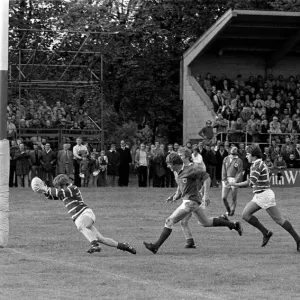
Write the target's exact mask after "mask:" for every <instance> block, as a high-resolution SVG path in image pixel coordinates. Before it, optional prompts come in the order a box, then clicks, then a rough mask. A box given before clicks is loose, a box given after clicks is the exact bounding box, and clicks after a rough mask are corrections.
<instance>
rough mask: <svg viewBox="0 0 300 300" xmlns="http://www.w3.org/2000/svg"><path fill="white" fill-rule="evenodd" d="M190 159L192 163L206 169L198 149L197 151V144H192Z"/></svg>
mask: <svg viewBox="0 0 300 300" xmlns="http://www.w3.org/2000/svg"><path fill="white" fill-rule="evenodd" d="M192 161H193V163H194V164H198V165H199V166H201V168H202V169H203V171H206V166H205V164H204V161H203V157H202V155H201V154H200V151H199V148H198V147H197V145H194V146H193V153H192Z"/></svg>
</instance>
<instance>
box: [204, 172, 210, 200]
mask: <svg viewBox="0 0 300 300" xmlns="http://www.w3.org/2000/svg"><path fill="white" fill-rule="evenodd" d="M210 185H211V179H210V177H208V178H206V179H205V180H204V181H203V198H202V199H203V200H204V201H205V202H206V201H208V200H209V191H210Z"/></svg>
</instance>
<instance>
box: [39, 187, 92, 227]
mask: <svg viewBox="0 0 300 300" xmlns="http://www.w3.org/2000/svg"><path fill="white" fill-rule="evenodd" d="M45 196H46V197H47V198H48V199H50V200H62V201H63V203H64V205H65V207H66V208H67V210H68V213H69V215H70V216H71V218H72V220H73V221H75V220H76V219H77V218H78V217H79V216H80V214H81V213H82V212H83V211H84V210H85V209H87V208H88V206H87V205H86V204H85V203H84V202H83V199H82V196H81V192H80V190H79V189H78V187H77V186H76V185H73V184H70V185H68V186H67V187H66V188H64V189H56V188H49V189H48V190H47V192H46V193H45Z"/></svg>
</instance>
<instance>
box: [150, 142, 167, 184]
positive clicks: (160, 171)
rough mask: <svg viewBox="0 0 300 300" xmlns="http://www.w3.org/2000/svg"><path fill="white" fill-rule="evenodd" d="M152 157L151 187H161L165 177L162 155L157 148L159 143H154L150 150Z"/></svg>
mask: <svg viewBox="0 0 300 300" xmlns="http://www.w3.org/2000/svg"><path fill="white" fill-rule="evenodd" d="M151 157H152V161H151V162H152V171H153V173H152V174H153V187H162V185H163V176H165V169H164V160H165V157H164V154H163V152H162V150H161V149H160V148H159V143H157V142H156V143H155V147H154V148H153V149H152V150H151Z"/></svg>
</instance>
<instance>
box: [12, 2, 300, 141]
mask: <svg viewBox="0 0 300 300" xmlns="http://www.w3.org/2000/svg"><path fill="white" fill-rule="evenodd" d="M299 3H300V1H299V0H297V1H296V0H294V1H288V0H273V1H264V0H244V1H239V0H130V1H129V2H128V5H124V1H122V0H71V1H63V0H54V1H33V0H19V1H15V2H12V3H11V7H10V29H11V31H10V48H11V49H15V48H18V47H20V48H27V49H56V50H57V49H60V50H64V51H65V52H64V53H62V52H60V55H59V56H56V57H55V58H54V57H53V56H51V57H50V58H51V59H52V60H51V61H54V62H56V63H63V64H68V63H70V61H71V59H72V57H74V55H70V53H69V52H68V51H72V50H73V51H74V50H77V49H79V48H80V47H81V46H82V43H83V41H84V40H85V39H86V44H85V45H84V46H83V48H82V51H90V52H93V51H94V52H101V53H103V57H104V69H103V71H104V81H103V82H100V81H99V82H98V86H97V88H96V89H91V90H71V91H68V92H67V93H66V92H64V93H65V94H67V96H66V95H65V94H63V92H61V93H60V94H59V97H64V98H65V99H68V100H69V101H74V99H78V97H79V98H80V97H81V98H82V97H83V98H85V102H86V103H87V104H88V106H89V107H90V112H91V113H93V114H94V117H95V118H97V116H99V107H100V105H99V101H100V100H99V99H100V87H101V86H103V89H104V94H105V113H104V115H105V129H106V136H107V137H108V136H112V133H116V132H117V130H116V128H124V126H125V127H126V126H127V125H124V124H125V123H127V124H129V123H130V122H132V123H130V124H136V125H137V130H142V129H143V128H145V127H146V126H147V128H150V131H153V132H154V133H155V135H156V136H161V137H163V136H166V138H167V139H168V140H169V141H170V142H174V141H175V140H177V141H180V139H181V136H182V134H181V128H182V102H181V101H180V99H179V90H180V87H179V84H180V61H181V57H182V54H183V53H184V51H186V50H187V49H188V48H189V47H190V46H191V45H192V44H193V43H194V42H195V41H196V40H197V38H199V36H200V35H201V34H203V33H204V32H205V31H206V30H207V29H208V28H209V27H210V26H211V25H212V24H213V23H214V22H215V21H216V20H217V19H218V18H219V17H220V16H221V15H222V14H223V13H224V12H225V11H226V10H228V9H229V8H233V9H253V10H272V9H274V10H292V11H298V10H299V7H300V4H299ZM17 28H27V29H30V28H35V29H41V30H50V29H51V30H54V31H44V32H41V33H39V34H37V33H36V32H33V31H30V32H28V34H27V35H26V38H25V39H23V40H21V38H22V35H21V34H20V32H19V31H17V30H16V29H17ZM62 31H69V32H70V31H73V32H74V33H71V34H69V35H68V39H67V40H65V41H63V40H64V37H65V34H64V33H62ZM75 31H81V32H82V33H78V32H75ZM95 32H97V34H96V33H95ZM99 33H102V34H99ZM62 41H63V43H62ZM31 56H32V52H28V53H26V52H25V53H22V58H21V59H22V62H24V63H26V61H28V60H29V59H30V57H31ZM38 59H39V61H43V60H46V62H47V61H49V53H40V54H39V58H38ZM17 62H18V57H17V56H12V58H11V63H16V64H17ZM72 63H73V64H76V65H77V64H78V65H88V66H90V68H91V69H92V70H93V72H94V74H95V76H97V77H98V78H100V77H101V60H100V55H85V54H78V55H77V56H76V58H75V59H74V61H73V62H72ZM61 74H62V70H59V69H51V68H48V69H47V70H46V71H45V69H42V68H41V69H37V70H36V71H35V72H34V74H33V75H32V76H34V77H32V78H34V79H37V78H40V79H44V80H55V79H57V78H59V75H61ZM14 76H17V75H16V74H14ZM88 77H89V72H87V71H86V70H83V69H81V70H80V69H79V70H76V69H73V68H72V69H70V70H68V72H66V74H64V80H69V81H77V80H89V79H87V78H88ZM29 95H31V94H29ZM54 95H56V96H57V95H58V94H55V93H53V92H45V93H44V94H43V97H45V98H47V99H51V98H53V96H54ZM128 126H129V125H128ZM130 126H131V125H130ZM130 126H129V127H130ZM126 128H127V127H126ZM130 128H131V127H130Z"/></svg>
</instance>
